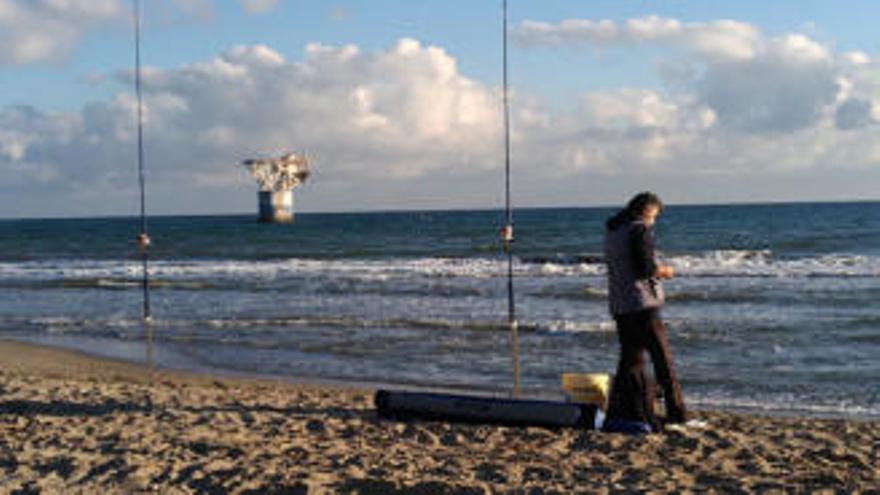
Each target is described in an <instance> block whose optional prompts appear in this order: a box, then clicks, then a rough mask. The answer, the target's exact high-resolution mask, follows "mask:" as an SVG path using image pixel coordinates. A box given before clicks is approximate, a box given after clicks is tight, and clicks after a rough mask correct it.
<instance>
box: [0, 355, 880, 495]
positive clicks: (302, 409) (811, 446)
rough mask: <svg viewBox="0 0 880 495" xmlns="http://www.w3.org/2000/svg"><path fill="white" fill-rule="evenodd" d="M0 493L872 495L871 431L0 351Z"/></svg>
mask: <svg viewBox="0 0 880 495" xmlns="http://www.w3.org/2000/svg"><path fill="white" fill-rule="evenodd" d="M0 370H2V371H0V492H2V493H16V491H18V493H37V492H42V493H77V492H83V493H227V492H230V493H361V494H386V493H421V494H433V493H475V494H476V493H508V492H510V493H525V494H532V493H534V494H540V493H578V492H582V493H620V492H654V493H667V492H671V491H679V492H688V491H694V492H700V493H706V492H712V491H714V492H717V493H751V492H756V493H792V492H795V493H856V492H861V493H880V473H878V466H880V422H864V421H845V420H833V419H808V418H785V417H760V416H749V415H742V414H733V413H728V412H698V413H696V416H697V417H698V418H700V419H703V420H705V421H708V422H709V423H710V425H711V427H710V428H709V429H707V430H703V431H699V430H691V431H687V432H684V433H669V434H666V435H651V436H648V437H629V436H624V435H612V434H602V433H596V432H590V431H578V430H574V429H564V430H559V431H552V430H547V429H542V428H506V427H491V426H472V425H470V426H469V425H453V424H447V423H427V422H414V423H397V422H389V421H384V420H380V419H379V418H377V416H376V413H375V411H374V409H373V403H372V392H371V391H369V390H357V389H346V388H343V387H333V386H326V385H321V386H317V385H298V384H291V383H287V382H280V381H272V380H250V379H237V378H235V379H233V378H225V377H214V376H209V375H199V374H187V373H180V372H170V371H165V370H162V371H158V372H156V373H154V374H153V376H154V380H153V384H152V386H150V385H149V381H148V376H149V373H148V370H147V369H146V368H145V367H141V366H136V365H131V364H126V363H121V362H116V361H111V360H104V359H96V358H92V357H88V356H84V355H81V354H77V353H74V352H68V351H63V350H55V349H48V348H43V347H37V346H32V345H25V344H19V343H12V342H0Z"/></svg>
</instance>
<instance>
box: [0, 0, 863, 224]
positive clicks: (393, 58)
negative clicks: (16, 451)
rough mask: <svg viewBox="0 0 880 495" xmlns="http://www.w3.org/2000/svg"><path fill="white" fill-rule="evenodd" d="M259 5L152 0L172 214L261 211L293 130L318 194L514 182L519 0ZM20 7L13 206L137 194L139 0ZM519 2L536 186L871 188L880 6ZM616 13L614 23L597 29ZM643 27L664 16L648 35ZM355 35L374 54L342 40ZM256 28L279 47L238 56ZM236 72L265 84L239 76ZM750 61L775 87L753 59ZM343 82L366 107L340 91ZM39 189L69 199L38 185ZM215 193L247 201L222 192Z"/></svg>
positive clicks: (103, 204) (554, 192)
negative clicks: (132, 175) (506, 159)
mask: <svg viewBox="0 0 880 495" xmlns="http://www.w3.org/2000/svg"><path fill="white" fill-rule="evenodd" d="M249 2H257V0H236V1H233V0H227V1H212V0H145V1H144V10H145V22H144V35H143V61H144V65H145V66H149V67H151V68H153V69H152V70H153V74H154V78H150V77H147V79H146V80H145V92H146V96H147V105H148V107H150V108H151V109H148V113H150V114H151V115H153V116H154V118H155V119H156V121H155V122H152V123H148V130H147V132H148V142H147V145H148V147H147V153H148V157H151V158H153V159H159V160H161V162H162V163H161V164H159V165H156V166H155V167H153V168H151V176H150V181H151V183H153V186H154V187H153V190H152V191H153V192H152V193H151V194H153V195H154V197H155V202H156V203H158V204H159V205H161V206H159V207H158V210H159V212H162V213H189V212H192V213H211V212H237V211H249V210H250V209H252V207H253V205H252V203H253V198H252V195H253V190H252V189H253V185H252V184H250V183H248V180H247V178H246V177H241V174H240V173H238V171H236V172H235V173H233V172H230V170H233V169H234V167H232V166H231V165H229V164H230V163H234V162H235V161H236V159H237V158H239V155H240V156H246V155H247V154H255V153H265V154H272V153H276V152H280V151H283V150H284V149H285V148H295V149H306V150H309V151H310V152H312V153H313V154H314V155H315V158H316V163H315V165H316V167H317V169H318V171H319V174H318V175H316V180H315V181H314V183H312V184H308V185H307V186H306V187H305V188H304V189H303V190H302V194H301V200H299V204H300V205H301V208H302V209H304V210H322V211H326V210H332V211H339V210H359V209H385V208H433V207H436V208H455V207H486V206H491V204H492V203H493V202H494V201H495V200H496V199H497V197H498V191H497V189H495V185H494V182H493V181H494V178H496V177H497V174H498V172H499V171H498V160H497V155H498V153H500V150H501V148H500V146H497V144H498V141H497V140H498V139H499V135H498V128H497V125H498V122H497V120H498V119H497V117H498V115H500V113H499V112H498V108H499V107H498V101H497V96H498V93H497V91H498V86H499V84H500V76H501V74H500V69H501V65H500V48H501V46H500V44H501V43H500V42H501V33H500V29H501V26H500V5H501V2H500V1H491V2H490V1H482V0H479V1H474V0H471V1H463V0H453V1H444V2H438V1H391V0H386V1H328V2H318V1H309V2H306V1H290V0H277V1H276V2H271V1H269V2H265V1H264V2H263V3H264V5H263V11H261V12H254V11H252V10H253V9H248V8H246V7H247V4H248V3H249ZM257 3H259V2H257ZM4 5H7V6H8V5H11V6H12V8H11V9H10V10H9V11H10V12H11V14H7V15H6V17H3V16H2V15H0V27H2V28H4V31H5V34H3V35H2V39H0V41H2V42H4V45H5V46H6V48H5V49H4V50H5V52H3V53H0V123H2V124H3V126H4V127H3V129H4V131H5V134H3V133H0V168H3V169H4V171H6V172H7V176H11V175H16V177H17V178H16V179H15V180H9V181H7V184H5V185H4V186H3V189H4V191H3V196H4V198H6V199H3V200H0V216H3V217H17V216H42V215H46V216H58V215H71V214H72V215H100V214H111V213H113V212H115V211H123V212H124V211H126V209H129V208H130V205H129V202H127V200H126V199H125V194H128V193H129V192H130V191H128V190H127V189H126V187H127V186H125V185H124V184H125V181H126V175H125V171H124V170H122V169H120V168H116V167H119V164H118V162H120V161H123V160H125V159H127V158H128V157H129V156H130V154H129V151H128V150H129V149H130V147H131V141H130V135H129V134H128V131H127V130H126V128H125V127H124V126H125V122H126V120H125V116H126V115H127V114H126V112H128V111H129V110H130V106H127V105H129V103H130V97H131V88H130V85H129V84H128V83H129V81H128V80H127V79H125V77H124V76H121V74H125V73H126V72H127V71H128V70H130V66H131V63H132V33H131V24H130V18H129V16H130V8H131V3H130V2H127V1H123V0H92V1H91V2H90V1H87V0H72V1H71V2H69V4H68V5H70V6H71V7H70V9H69V10H66V11H65V10H64V9H59V8H56V7H52V5H51V4H50V3H49V2H46V1H44V0H34V1H25V0H3V1H0V7H3V6H4ZM53 8H55V10H52V9H53ZM509 8H510V28H511V30H512V33H518V36H512V41H511V54H510V65H511V83H512V87H513V92H514V99H513V104H514V126H515V140H514V153H515V155H517V156H515V157H514V163H515V164H516V163H517V161H519V167H520V168H519V169H518V170H517V172H516V177H517V178H519V179H520V181H519V184H518V186H517V187H518V189H517V196H516V197H517V198H519V199H520V200H521V201H522V203H524V204H527V205H530V206H551V205H556V204H564V205H573V206H579V205H591V204H608V203H616V202H618V201H617V199H616V198H618V197H620V198H621V200H622V199H624V198H625V197H626V196H628V193H629V192H630V191H633V190H641V189H647V188H655V189H658V190H660V192H662V193H664V194H665V195H666V196H667V198H668V199H669V200H670V201H671V202H679V203H689V202H728V201H729V202H738V201H774V200H780V201H791V200H847V199H872V198H876V195H872V193H871V191H872V190H875V189H877V188H876V187H874V186H875V185H880V183H878V182H876V181H877V180H878V178H880V173H878V165H877V163H878V161H877V160H880V151H876V150H874V148H873V145H872V143H873V142H874V141H875V139H874V138H875V136H874V134H875V133H876V132H877V131H876V130H875V125H874V124H875V121H876V118H875V113H874V104H875V103H874V102H875V99H876V101H877V103H878V104H880V87H877V84H875V83H874V82H873V81H874V80H876V79H877V76H878V75H880V65H878V64H877V62H876V61H875V57H877V55H878V53H880V35H878V34H877V31H876V29H875V26H874V25H873V20H874V19H876V18H877V14H878V13H880V12H878V11H880V4H876V2H868V1H847V2H843V3H840V2H837V3H834V2H819V1H777V2H757V1H740V2H727V1H668V2H660V1H630V2H627V1H619V0H618V1H590V2H572V1H562V0H542V1H538V0H534V1H526V0H522V1H518V0H510V3H509ZM603 20H604V21H610V22H611V23H613V27H614V29H615V34H614V35H613V37H612V38H602V36H603V35H601V33H599V31H598V30H596V29H595V26H592V25H587V24H585V23H584V22H585V21H589V22H592V23H599V22H600V21H603ZM633 21H635V22H636V23H639V22H642V23H643V24H644V23H645V22H648V24H650V25H649V26H648V27H647V28H645V29H647V31H644V30H642V31H639V30H638V29H637V28H632V27H630V26H631V24H630V23H632V22H633ZM730 21H732V22H733V23H732V24H731V22H730ZM578 22H580V24H577V23H578ZM529 23H531V24H529ZM664 23H665V24H664ZM529 25H532V26H535V25H540V26H539V27H538V28H536V29H537V30H534V29H533V30H531V31H529V30H528V29H527V27H528V26H529ZM575 25H576V27H574V28H571V26H575ZM591 26H592V27H591ZM664 26H665V27H664ZM670 26H671V27H670ZM664 29H666V30H665V31H664ZM670 29H671V31H670ZM35 32H36V33H38V36H37V39H36V41H38V42H39V43H37V44H36V45H34V43H36V41H34V39H31V38H29V37H33V36H35V35H33V33H35ZM541 33H543V34H541ZM548 33H549V34H548ZM542 36H544V37H542ZM546 36H551V38H548V37H546ZM402 39H411V40H413V41H414V42H416V44H415V45H407V44H406V43H403V44H401V41H400V40H402ZM29 42H30V43H31V44H28V43H29ZM310 45H311V46H313V49H312V51H310V52H307V48H306V47H307V46H310ZM318 45H320V46H323V47H325V48H327V50H323V51H321V50H317V49H314V47H315V46H318ZM346 45H353V46H356V47H357V53H356V54H355V55H351V54H349V55H348V56H345V55H343V54H342V52H341V51H339V50H341V47H344V46H346ZM33 46H46V47H50V48H47V49H46V50H44V51H39V50H37V51H34V50H32V49H30V48H29V47H33ZM237 46H238V47H245V48H247V47H251V48H253V47H256V46H262V47H264V48H265V49H267V50H268V52H267V51H261V50H249V51H248V50H245V49H241V50H244V51H241V50H240V51H239V52H237V54H233V53H232V50H233V47H237ZM744 47H745V48H744ZM432 48H434V49H436V50H439V52H438V51H432ZM738 49H739V50H741V49H746V50H747V52H748V53H747V55H746V56H744V57H743V56H741V55H742V52H735V50H738ZM328 50H329V51H328ZM333 50H336V51H333ZM276 55H277V57H276ZM807 55H809V56H808V57H807V58H804V57H805V56H807ZM340 57H341V58H340ZM413 57H417V58H418V60H417V61H414V59H413ZM276 59H277V60H276ZM272 60H275V62H272ZM278 60H282V62H278ZM269 62H271V63H269ZM276 62H278V63H276ZM401 64H403V65H401ZM450 64H453V65H454V69H449V67H450ZM230 67H234V70H235V71H237V72H236V73H237V74H238V76H236V77H241V78H243V79H242V81H245V80H247V81H249V82H248V84H250V86H248V85H246V84H244V83H242V84H241V85H236V84H232V83H230V82H229V77H231V76H229V74H228V73H226V72H224V71H228V70H231V69H230ZM316 71H317V73H316ZM360 71H363V72H360ZM383 71H385V72H383ZM387 71H390V72H387ZM450 71H452V72H451V73H450ZM746 73H750V74H756V75H757V76H756V77H758V78H762V77H764V75H765V74H766V77H767V82H766V84H754V77H752V79H751V80H750V79H749V78H747V77H742V78H739V77H737V76H738V75H741V74H746ZM245 74H246V75H245ZM279 78H280V79H279ZM286 78H289V83H285V82H284V81H285V80H288V79H286ZM316 85H318V86H316ZM320 85H324V86H320ZM765 86H766V88H768V89H767V90H766V91H764V89H763V87H765ZM322 87H324V88H332V91H330V90H329V89H328V91H326V92H325V91H322ZM789 88H791V90H790V91H789ZM774 91H775V93H774ZM331 93H332V94H331ZM434 94H437V95H441V96H438V97H437V101H432V100H434V98H433V97H432V95H434ZM261 95H262V96H261ZM395 95H402V96H401V97H400V98H396V97H395ZM224 98H225V99H226V100H224ZM271 98H275V101H274V102H273V101H266V100H267V99H271ZM493 98H494V99H493ZM230 99H232V100H236V101H242V102H250V103H249V104H248V105H246V106H244V108H252V109H254V111H255V112H259V111H263V112H270V111H272V110H273V109H276V108H277V109H279V111H285V112H290V115H291V118H290V120H291V121H292V120H305V121H307V122H291V123H290V124H289V126H287V123H280V124H279V122H273V123H271V124H269V123H266V124H265V125H266V127H265V128H260V125H261V124H260V123H259V122H256V121H255V122H250V121H249V122H248V123H247V125H245V124H240V125H239V123H236V121H235V120H236V119H235V118H234V115H233V114H230V115H221V114H220V112H215V110H217V107H218V105H223V102H224V101H229V100H230ZM342 100H345V101H346V105H353V106H350V107H346V106H345V105H339V106H337V105H336V104H335V103H336V102H340V101H342ZM126 101H128V102H129V103H126ZM309 102H312V103H313V104H312V103H309ZM438 102H445V103H438ZM321 105H323V106H321ZM449 105H452V107H449ZM21 106H26V107H31V109H32V110H33V112H30V113H27V114H26V115H25V114H23V113H22V112H21V111H19V110H16V109H17V108H19V107H21ZM743 107H748V112H740V111H738V109H740V108H743ZM357 112H363V115H359V114H357ZM493 112H495V113H494V114H493ZM355 114H357V115H355ZM876 114H877V116H880V110H878V111H877V112H876ZM355 117H357V119H355ZM163 119H165V120H163ZM255 120H256V119H255ZM269 120H271V119H269ZM159 122H165V125H164V126H163V127H161V128H159V127H150V126H151V125H152V126H156V125H157V124H158V123H159ZM352 126H353V127H354V128H357V129H360V130H361V131H362V132H357V133H353V131H352ZM361 126H363V127H361ZM407 126H409V128H407ZM279 127H280V129H279ZM318 128H320V129H322V131H321V132H320V133H319V132H317V131H316V130H315V129H318ZM412 129H416V130H414V131H412V132H410V131H411V130H412ZM276 130H278V131H279V132H278V133H277V135H276V133H275V131H276ZM47 133H54V134H53V135H52V136H50V135H48V134H47ZM186 133H192V135H190V136H188V137H182V135H183V134H186ZM62 134H63V135H64V136H65V137H64V138H63V139H61V138H52V137H53V136H57V135H62ZM4 136H5V137H4ZM111 136H112V139H111ZM401 136H407V138H405V139H404V141H409V142H405V143H404V142H402V141H401ZM408 138H412V139H411V140H409V139H408ZM193 142H199V143H205V144H201V146H203V147H201V148H199V149H198V150H194V149H191V148H193V146H188V145H189V144H191V143H193ZM210 143H214V146H213V147H212V146H211V145H210ZM4 146H5V147H4ZM744 149H745V150H747V152H742V151H743V150H744ZM4 150H5V151H4ZM196 151H197V152H198V153H199V154H198V156H199V157H202V158H200V159H198V160H195V159H193V155H192V154H193V153H196ZM875 152H876V153H877V157H878V159H876V160H875V158H874V156H875V155H874V153H875ZM227 157H228V158H227ZM318 158H320V159H318ZM322 161H323V163H322ZM196 162H198V163H196ZM224 167H227V168H224ZM367 170H369V171H371V172H370V173H367V172H366V171H367ZM376 170H380V171H381V173H378V174H377V173H375V171H376ZM89 174H93V175H89ZM377 176H381V177H382V180H381V181H380V180H378V179H376V177H377ZM462 179H463V181H464V182H465V183H466V184H462V183H461V181H462ZM96 184H103V186H102V187H108V188H112V189H113V190H114V192H113V193H112V194H111V195H110V196H109V198H110V199H108V196H102V195H96V194H94V193H88V192H86V190H85V189H86V188H87V186H88V187H91V188H92V189H94V188H95V187H97V186H96ZM182 184H189V185H188V186H187V189H186V193H185V194H184V193H183V192H184V189H183V187H184V186H183V185H182ZM596 184H604V185H605V186H603V187H600V186H597V185H596ZM720 184H727V186H723V185H720ZM813 184H823V185H824V186H825V187H816V186H813ZM591 188H592V189H591ZM486 190H491V191H492V192H491V194H488V195H487V194H485V191H486ZM404 193H405V194H409V193H412V196H413V197H412V198H407V197H406V196H405V195H404V196H401V194H404ZM34 194H37V195H47V196H51V197H57V198H58V203H57V204H55V203H52V202H49V203H46V202H39V203H38V202H30V201H27V200H26V199H24V198H26V197H28V195H34ZM217 195H220V196H223V197H224V198H227V199H228V201H224V202H222V204H218V203H216V202H213V203H212V202H210V201H205V200H204V199H203V198H208V197H216V196H217ZM486 198H488V199H486ZM209 204H211V205H213V206H206V205H209ZM71 205H72V206H71Z"/></svg>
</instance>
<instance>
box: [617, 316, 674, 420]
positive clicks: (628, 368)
mask: <svg viewBox="0 0 880 495" xmlns="http://www.w3.org/2000/svg"><path fill="white" fill-rule="evenodd" d="M614 320H615V322H616V323H617V337H618V339H619V340H620V361H619V362H618V364H617V375H615V377H614V383H613V384H612V388H611V397H610V398H609V401H608V417H609V418H619V419H626V420H630V421H641V422H645V423H648V424H650V425H651V426H652V427H653V428H654V429H655V431H656V430H657V429H659V428H660V426H661V425H660V422H659V420H658V418H657V417H656V415H655V414H654V399H655V398H656V396H657V394H656V392H657V391H656V388H655V384H654V383H653V382H652V381H651V380H650V379H649V378H648V376H647V375H646V374H645V364H646V363H645V353H646V352H647V353H648V354H650V356H651V361H652V362H653V363H654V376H655V377H656V378H657V384H659V385H660V387H661V388H662V389H663V398H664V400H665V402H666V422H668V423H683V422H685V421H686V420H687V417H686V416H687V412H686V410H685V406H684V400H683V399H682V395H681V386H680V385H679V384H678V379H677V378H676V376H675V363H674V362H673V356H672V349H671V348H670V347H669V338H668V337H667V333H666V326H665V325H663V321H662V320H661V319H660V311H659V310H657V309H649V310H645V311H641V312H638V313H632V314H626V315H617V316H615V317H614Z"/></svg>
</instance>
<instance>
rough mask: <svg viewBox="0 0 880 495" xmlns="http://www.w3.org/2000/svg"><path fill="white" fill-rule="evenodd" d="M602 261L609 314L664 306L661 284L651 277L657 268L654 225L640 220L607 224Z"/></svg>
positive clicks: (622, 313) (628, 312)
mask: <svg viewBox="0 0 880 495" xmlns="http://www.w3.org/2000/svg"><path fill="white" fill-rule="evenodd" d="M605 263H606V264H607V266H608V309H609V310H610V311H611V314H612V315H625V314H631V313H637V312H639V311H643V310H646V309H651V308H659V307H660V306H662V305H663V301H664V294H663V284H662V283H661V282H660V279H658V278H656V277H654V276H653V275H654V273H656V271H657V267H658V261H657V254H656V252H655V248H654V228H653V227H649V226H647V225H645V223H644V222H642V221H641V220H630V221H626V222H620V223H616V224H615V223H610V224H609V228H608V230H606V231H605Z"/></svg>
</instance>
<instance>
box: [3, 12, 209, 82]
mask: <svg viewBox="0 0 880 495" xmlns="http://www.w3.org/2000/svg"><path fill="white" fill-rule="evenodd" d="M142 3H143V4H144V5H143V7H142V11H143V14H144V18H145V19H146V20H147V21H150V20H152V21H155V22H157V23H161V24H168V23H180V22H192V21H193V20H204V19H209V18H211V16H212V15H213V12H214V11H213V8H214V7H213V1H212V0H150V1H146V0H144V1H143V2H142ZM131 16H132V4H131V0H0V68H3V67H11V66H20V65H31V64H42V63H60V62H64V61H65V60H67V59H68V58H69V57H70V56H71V55H72V54H73V53H74V52H75V50H76V49H77V47H78V46H79V45H80V43H81V42H82V40H83V38H85V37H86V36H87V35H88V34H89V33H92V32H95V31H101V30H106V29H110V28H113V27H120V26H121V27H124V28H128V29H130V28H131V22H132V20H131ZM145 22H146V21H145Z"/></svg>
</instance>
